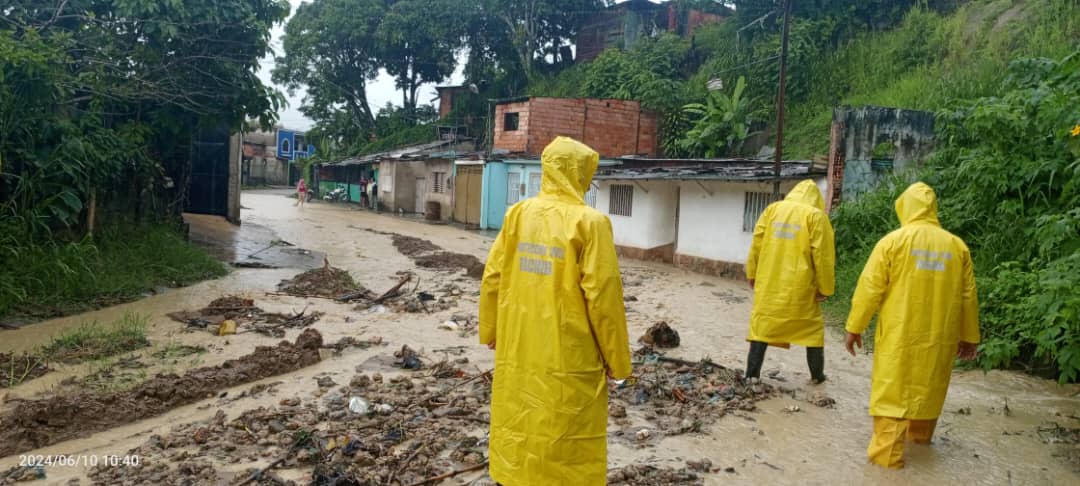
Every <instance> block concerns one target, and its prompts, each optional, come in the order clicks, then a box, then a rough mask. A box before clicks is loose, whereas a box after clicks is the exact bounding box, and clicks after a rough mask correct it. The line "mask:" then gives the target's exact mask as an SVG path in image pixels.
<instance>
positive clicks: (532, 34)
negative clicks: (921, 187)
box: [479, 0, 606, 81]
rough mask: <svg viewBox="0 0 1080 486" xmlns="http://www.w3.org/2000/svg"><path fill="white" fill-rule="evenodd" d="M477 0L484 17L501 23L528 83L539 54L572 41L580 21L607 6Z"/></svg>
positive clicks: (579, 1) (566, 0) (573, 0)
mask: <svg viewBox="0 0 1080 486" xmlns="http://www.w3.org/2000/svg"><path fill="white" fill-rule="evenodd" d="M479 1H480V2H481V4H480V6H481V10H482V12H483V14H484V15H487V16H490V17H491V18H492V19H495V20H496V21H497V23H498V24H501V26H500V27H501V29H502V30H504V32H505V33H506V37H507V38H509V39H510V41H511V43H512V45H513V47H514V52H515V54H516V55H517V58H518V59H517V61H518V63H520V66H521V69H522V70H523V71H524V74H525V77H526V78H527V79H529V80H530V81H531V80H532V79H534V78H535V76H536V59H537V55H538V54H539V55H541V56H543V55H544V54H545V51H551V50H557V49H558V48H559V47H560V46H563V45H565V44H566V43H567V42H571V41H572V40H573V38H574V34H575V33H576V32H577V25H578V23H579V22H580V20H581V19H582V18H584V17H585V16H587V15H590V14H592V13H594V12H597V11H598V10H600V9H601V8H603V7H604V6H606V2H605V1H603V0H479Z"/></svg>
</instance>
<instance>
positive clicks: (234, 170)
mask: <svg viewBox="0 0 1080 486" xmlns="http://www.w3.org/2000/svg"><path fill="white" fill-rule="evenodd" d="M243 154H244V148H243V137H242V136H241V135H240V134H239V133H235V134H233V135H231V136H229V196H228V205H229V208H228V216H227V217H226V219H228V220H229V222H230V223H232V224H237V225H238V224H240V159H241V158H242V157H243Z"/></svg>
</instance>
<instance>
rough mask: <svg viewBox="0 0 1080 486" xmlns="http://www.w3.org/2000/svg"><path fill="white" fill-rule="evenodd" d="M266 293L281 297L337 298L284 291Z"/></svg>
mask: <svg viewBox="0 0 1080 486" xmlns="http://www.w3.org/2000/svg"><path fill="white" fill-rule="evenodd" d="M266 295H277V296H281V297H300V298H301V299H327V300H337V299H335V298H333V297H324V296H322V295H311V294H302V295H296V294H288V293H285V292H266Z"/></svg>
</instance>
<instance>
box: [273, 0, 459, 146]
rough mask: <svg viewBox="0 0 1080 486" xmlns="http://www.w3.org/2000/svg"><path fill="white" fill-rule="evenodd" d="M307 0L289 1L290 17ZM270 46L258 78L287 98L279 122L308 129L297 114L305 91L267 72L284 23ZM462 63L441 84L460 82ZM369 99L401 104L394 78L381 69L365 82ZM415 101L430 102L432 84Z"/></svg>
mask: <svg viewBox="0 0 1080 486" xmlns="http://www.w3.org/2000/svg"><path fill="white" fill-rule="evenodd" d="M308 1H309V0H289V3H290V4H292V10H291V11H290V18H291V16H292V14H293V13H296V8H297V7H299V6H300V4H302V3H308ZM270 34H271V40H270V45H271V47H272V48H273V50H274V54H273V55H271V56H267V57H266V58H264V59H262V61H260V63H259V64H260V69H259V78H261V79H262V80H263V82H264V83H266V84H267V85H272V86H275V87H276V88H277V89H279V90H281V92H282V93H284V94H285V97H286V98H287V99H288V102H289V106H288V107H286V108H285V109H283V110H282V111H281V112H280V113H279V114H278V115H279V121H278V123H280V124H281V125H282V126H284V127H285V128H292V129H296V130H307V129H309V128H311V125H312V122H311V120H308V119H307V117H305V116H304V115H303V114H302V113H300V104H301V103H302V101H303V99H304V91H303V90H298V91H297V92H296V95H294V96H289V92H288V90H286V89H285V87H284V86H278V85H276V84H274V82H273V81H272V80H271V79H270V72H271V71H272V70H273V69H274V56H278V55H281V54H282V50H281V37H282V36H283V35H284V34H285V24H280V25H278V26H276V27H274V28H273V29H272V30H271V31H270ZM461 63H464V59H461ZM461 70H462V66H461V65H459V66H458V69H457V72H455V73H454V75H453V76H452V77H451V79H449V80H447V81H445V82H443V83H442V84H459V83H461V82H462V80H463V79H464V76H463V75H462V74H461ZM367 93H368V102H369V103H370V104H371V109H372V110H374V111H376V112H377V111H378V110H379V108H380V107H382V106H384V105H386V102H387V101H389V102H392V103H394V104H395V105H397V106H401V91H398V89H397V88H395V87H394V78H392V77H391V76H390V75H388V74H386V72H385V71H384V72H382V73H381V74H380V75H379V78H378V79H376V80H375V81H372V82H368V85H367ZM417 98H418V102H420V103H421V104H431V100H432V99H433V98H435V85H433V84H429V85H424V86H423V87H422V88H421V90H420V94H419V96H418V97H417Z"/></svg>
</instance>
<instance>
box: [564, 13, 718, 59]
mask: <svg viewBox="0 0 1080 486" xmlns="http://www.w3.org/2000/svg"><path fill="white" fill-rule="evenodd" d="M716 9H717V11H722V12H724V14H723V15H721V14H717V13H713V12H706V11H704V10H701V9H699V8H694V7H692V6H690V5H684V4H683V2H681V1H679V0H671V1H669V2H666V3H653V2H651V1H649V0H628V1H625V2H622V3H617V4H615V5H612V6H610V7H608V8H606V9H603V10H601V11H599V12H596V13H595V14H593V15H591V16H589V17H588V18H586V19H585V20H584V21H583V22H582V23H581V25H580V26H579V27H578V32H577V37H576V39H575V44H576V45H577V59H576V61H577V62H589V61H592V60H593V59H596V58H597V57H598V56H600V54H601V53H602V52H604V51H605V50H607V49H622V50H628V49H632V48H633V47H634V45H635V44H637V43H638V41H640V40H641V39H643V38H648V37H652V36H654V35H656V34H658V33H659V32H671V33H673V34H677V35H682V36H690V35H692V34H693V33H694V30H695V29H697V28H698V27H699V26H701V25H704V24H710V23H720V22H723V21H724V20H725V19H726V18H727V17H729V16H731V15H732V12H731V11H730V10H728V9H726V8H721V7H716Z"/></svg>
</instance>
